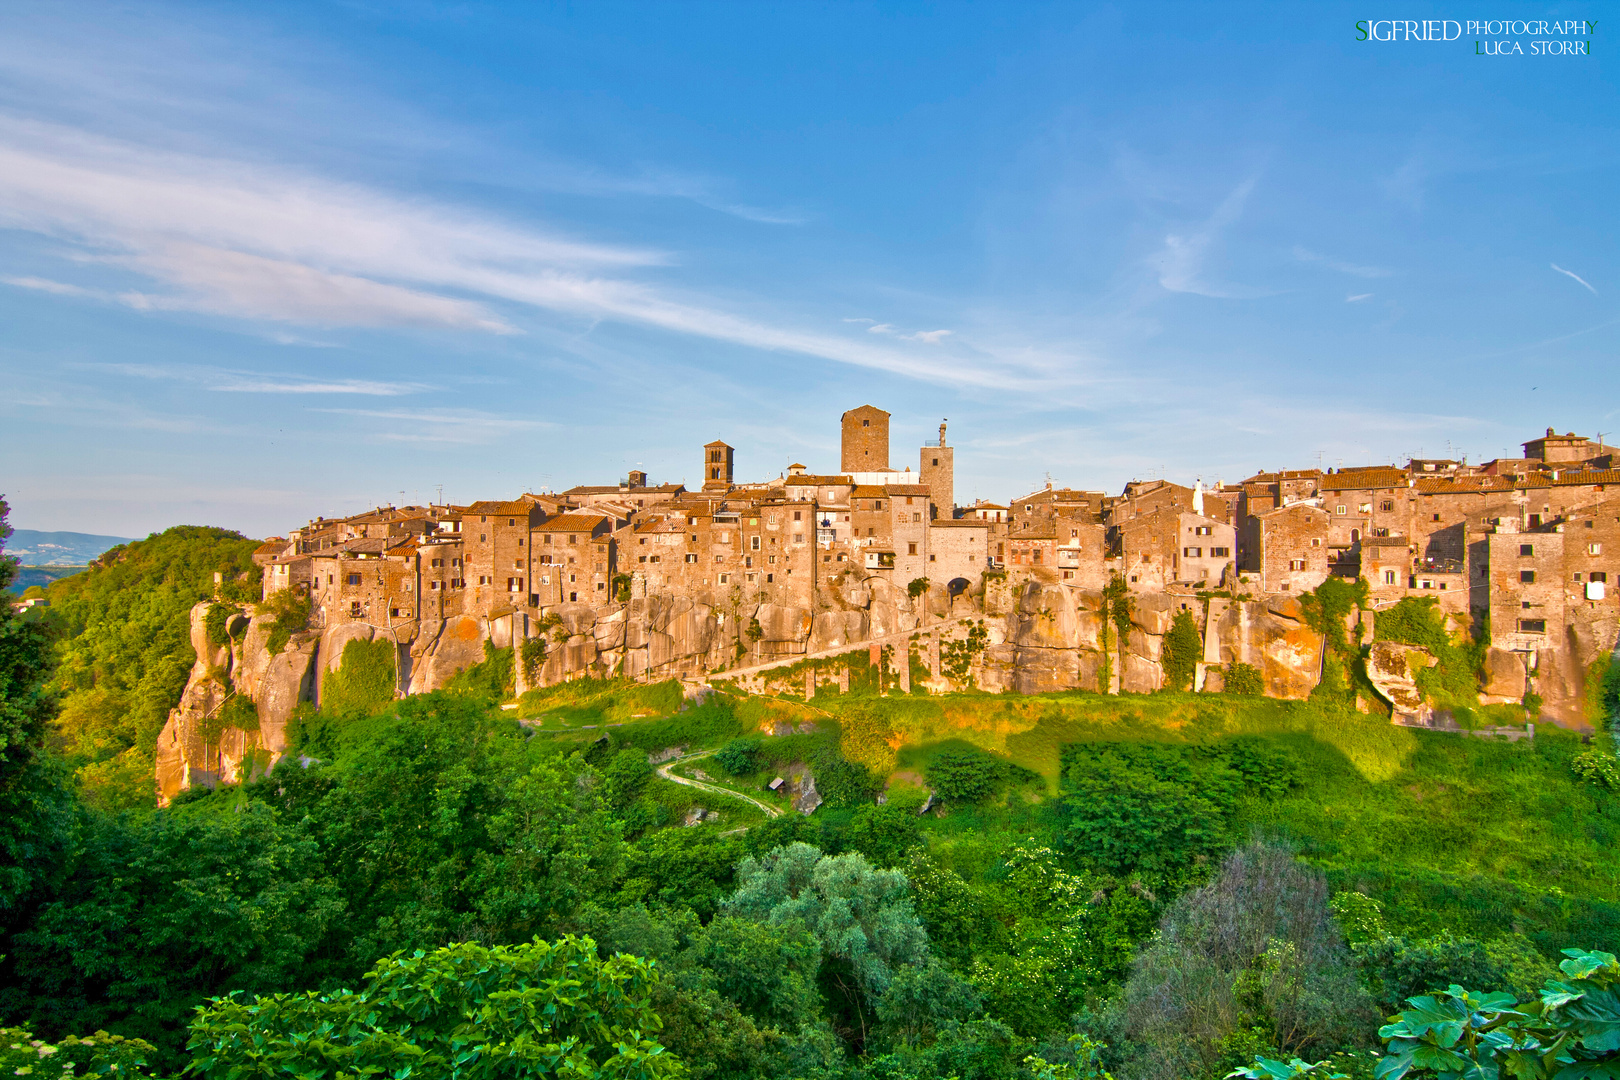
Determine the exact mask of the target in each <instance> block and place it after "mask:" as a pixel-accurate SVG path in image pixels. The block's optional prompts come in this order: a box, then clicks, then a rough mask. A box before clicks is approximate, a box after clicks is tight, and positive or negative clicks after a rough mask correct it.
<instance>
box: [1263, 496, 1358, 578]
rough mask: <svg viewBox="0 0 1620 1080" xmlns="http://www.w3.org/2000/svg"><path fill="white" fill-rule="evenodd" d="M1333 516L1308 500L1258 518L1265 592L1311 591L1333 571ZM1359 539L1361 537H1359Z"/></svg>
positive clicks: (1268, 512) (1279, 508)
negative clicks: (1330, 531)
mask: <svg viewBox="0 0 1620 1080" xmlns="http://www.w3.org/2000/svg"><path fill="white" fill-rule="evenodd" d="M1331 521H1332V516H1331V515H1330V514H1329V513H1328V512H1327V511H1326V510H1324V509H1323V508H1322V507H1320V506H1315V505H1313V504H1311V503H1308V502H1302V503H1293V504H1291V505H1289V506H1280V507H1278V508H1277V509H1275V510H1269V511H1267V512H1266V513H1264V514H1261V515H1259V517H1257V518H1256V519H1255V522H1256V527H1255V530H1254V535H1255V536H1256V537H1257V554H1258V556H1259V559H1258V561H1259V563H1260V590H1261V591H1262V592H1268V593H1272V592H1293V593H1302V592H1310V591H1311V590H1312V589H1315V588H1316V587H1317V586H1318V585H1320V584H1322V582H1324V581H1326V580H1327V579H1328V576H1329V574H1331V573H1332V551H1331V549H1330V548H1329V547H1328V529H1329V527H1330V525H1331ZM1358 539H1359V538H1358Z"/></svg>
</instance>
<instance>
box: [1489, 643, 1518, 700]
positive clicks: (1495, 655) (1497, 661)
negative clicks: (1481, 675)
mask: <svg viewBox="0 0 1620 1080" xmlns="http://www.w3.org/2000/svg"><path fill="white" fill-rule="evenodd" d="M1524 674H1525V673H1524V658H1523V657H1521V656H1520V655H1519V654H1518V653H1516V652H1508V651H1507V650H1506V649H1495V648H1492V649H1487V650H1486V651H1485V687H1484V692H1485V693H1486V694H1487V695H1488V696H1490V697H1497V698H1501V699H1502V700H1504V701H1519V700H1521V699H1522V698H1523V697H1524V685H1525V683H1524Z"/></svg>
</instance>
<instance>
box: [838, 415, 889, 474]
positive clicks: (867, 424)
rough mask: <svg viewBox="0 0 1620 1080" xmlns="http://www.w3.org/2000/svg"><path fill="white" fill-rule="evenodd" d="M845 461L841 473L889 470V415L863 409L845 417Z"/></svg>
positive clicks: (840, 466)
mask: <svg viewBox="0 0 1620 1080" xmlns="http://www.w3.org/2000/svg"><path fill="white" fill-rule="evenodd" d="M843 423H844V432H843V458H842V460H841V461H840V463H839V466H838V471H839V472H846V473H852V472H877V471H878V470H879V469H887V468H888V467H889V414H888V413H886V412H884V411H883V410H882V409H879V408H877V407H876V406H874V405H862V406H861V407H860V408H858V409H851V410H849V412H847V413H845V414H844V421H843Z"/></svg>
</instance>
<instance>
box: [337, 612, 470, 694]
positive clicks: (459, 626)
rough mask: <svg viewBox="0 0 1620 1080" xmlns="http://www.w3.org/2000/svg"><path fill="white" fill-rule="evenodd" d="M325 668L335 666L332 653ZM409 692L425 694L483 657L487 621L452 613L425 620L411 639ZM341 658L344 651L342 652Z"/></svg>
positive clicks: (442, 684)
mask: <svg viewBox="0 0 1620 1080" xmlns="http://www.w3.org/2000/svg"><path fill="white" fill-rule="evenodd" d="M322 655H323V656H325V657H327V661H326V663H324V664H323V665H322V667H323V668H335V667H336V664H334V663H333V662H332V660H331V654H330V653H323V654H322ZM410 658H411V675H410V683H409V684H408V685H409V687H410V690H409V692H410V693H412V694H425V693H427V692H428V691H430V690H437V689H439V688H440V687H442V686H444V685H445V684H446V683H448V682H449V681H450V680H451V678H453V677H454V676H455V674H456V673H457V672H459V671H464V670H466V669H467V668H470V667H472V666H473V665H474V664H477V663H481V662H482V661H483V659H484V624H483V621H482V620H481V619H478V618H476V617H475V616H472V615H452V616H451V617H450V618H448V619H443V620H438V619H434V620H424V621H423V623H422V628H421V631H420V632H419V633H418V634H417V635H416V640H415V641H414V642H412V643H411V652H410ZM339 659H340V660H341V654H339Z"/></svg>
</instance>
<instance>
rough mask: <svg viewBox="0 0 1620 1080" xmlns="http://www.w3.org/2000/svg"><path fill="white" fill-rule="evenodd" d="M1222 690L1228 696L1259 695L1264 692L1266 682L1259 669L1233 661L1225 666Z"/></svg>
mask: <svg viewBox="0 0 1620 1080" xmlns="http://www.w3.org/2000/svg"><path fill="white" fill-rule="evenodd" d="M1224 675H1225V681H1224V683H1223V684H1222V690H1223V691H1224V692H1225V693H1228V694H1246V695H1255V696H1257V695H1260V694H1263V693H1265V692H1266V682H1265V679H1264V678H1263V677H1261V675H1260V669H1259V668H1257V667H1254V666H1253V665H1251V664H1245V663H1242V662H1241V661H1234V662H1233V663H1230V664H1227V665H1226V671H1225V672H1224Z"/></svg>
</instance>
